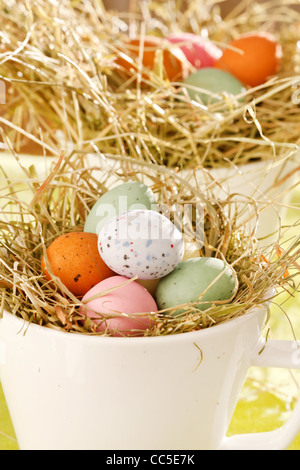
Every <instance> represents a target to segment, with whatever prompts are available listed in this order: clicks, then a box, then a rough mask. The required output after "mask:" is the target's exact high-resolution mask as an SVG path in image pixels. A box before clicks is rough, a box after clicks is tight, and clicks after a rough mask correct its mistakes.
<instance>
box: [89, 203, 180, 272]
mask: <svg viewBox="0 0 300 470" xmlns="http://www.w3.org/2000/svg"><path fill="white" fill-rule="evenodd" d="M98 249H99V253H100V255H101V257H102V259H103V260H104V262H105V263H106V264H107V265H108V266H109V267H110V268H111V269H113V270H114V272H116V273H118V274H120V275H122V276H126V277H129V278H132V277H134V276H138V278H139V279H160V278H162V277H163V276H166V275H167V274H169V273H170V272H172V271H173V270H174V269H175V268H176V266H177V265H178V264H179V263H180V261H181V260H182V258H183V255H184V240H183V238H182V234H181V233H180V231H179V230H178V229H177V227H176V226H175V225H174V224H173V223H172V222H171V221H170V220H169V219H168V218H167V217H165V216H164V215H162V214H160V213H159V212H155V211H151V210H133V211H128V212H124V213H123V214H120V215H118V216H115V217H113V218H112V219H111V220H109V221H108V222H107V223H106V224H105V226H104V227H103V228H102V230H101V232H100V234H99V237H98Z"/></svg>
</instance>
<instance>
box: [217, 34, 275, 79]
mask: <svg viewBox="0 0 300 470" xmlns="http://www.w3.org/2000/svg"><path fill="white" fill-rule="evenodd" d="M230 47H234V48H235V49H237V50H238V51H237V50H233V49H230V48H229V49H225V51H224V52H223V55H222V56H221V58H220V59H219V60H218V61H217V62H216V63H215V67H217V68H219V69H222V70H225V71H227V72H230V73H231V74H232V75H234V76H235V77H236V78H238V79H239V80H240V81H241V82H242V83H243V84H244V85H249V86H250V87H255V86H258V85H262V84H263V83H265V82H266V81H267V80H268V78H269V77H271V76H273V75H275V74H276V73H277V72H278V71H279V69H280V65H281V59H282V48H281V46H280V44H279V43H278V42H277V41H276V39H275V37H274V36H273V35H271V34H268V33H260V32H258V33H249V34H245V35H243V36H241V37H240V38H238V39H236V40H234V41H232V42H231V43H230Z"/></svg>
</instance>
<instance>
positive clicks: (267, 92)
mask: <svg viewBox="0 0 300 470" xmlns="http://www.w3.org/2000/svg"><path fill="white" fill-rule="evenodd" d="M134 3H135V9H133V10H132V11H131V13H130V14H123V15H120V14H116V13H114V12H112V11H106V10H105V8H104V7H103V4H102V2H101V1H98V0H85V1H84V2H83V1H80V0H78V1H73V2H70V1H69V0H63V1H59V2H58V1H51V2H49V1H47V0H36V1H34V2H33V1H28V2H23V1H18V0H10V1H7V0H2V1H0V18H1V24H2V25H3V26H2V31H1V33H0V44H1V54H0V76H1V78H2V80H5V83H6V88H7V93H6V94H7V106H6V107H5V109H4V111H3V112H2V115H1V116H0V122H1V124H2V127H3V129H4V133H5V134H6V136H7V137H8V138H9V140H10V141H11V143H12V146H13V147H14V149H15V150H16V151H17V152H19V151H22V152H29V153H34V152H35V153H38V154H43V153H46V154H56V153H57V152H58V151H60V150H61V149H62V148H65V149H66V148H70V147H71V148H72V149H76V150H80V151H93V150H95V149H96V148H97V149H101V151H102V152H104V153H105V154H106V155H117V154H121V155H123V156H124V157H127V156H130V157H132V158H135V159H137V160H144V161H148V162H155V163H159V164H164V165H165V166H167V167H177V166H178V167H183V166H193V167H195V166H198V165H200V166H201V165H204V166H205V167H216V166H220V165H221V166H223V165H225V164H227V163H228V162H233V163H235V164H239V163H246V162H249V161H253V160H262V159H271V158H274V157H276V158H281V157H282V156H286V155H288V154H289V153H290V152H293V151H294V150H295V149H297V148H298V143H299V126H300V113H299V106H298V104H297V100H296V101H295V99H293V96H294V97H295V93H297V87H298V86H299V83H298V80H300V59H299V57H300V56H299V50H298V47H299V40H300V27H299V26H300V14H299V13H298V11H296V10H295V9H294V8H293V6H294V4H295V2H291V1H287V0H286V1H277V0H276V1H271V2H266V3H264V4H257V3H255V2H251V4H249V2H240V5H239V6H238V7H237V9H236V10H235V11H234V12H233V13H231V15H229V16H227V17H225V18H223V19H222V18H221V16H220V4H219V3H218V2H214V1H212V0H206V1H203V2H199V1H196V0H195V1H191V2H180V1H179V2H178V1H172V0H170V1H168V2H167V5H166V2H154V1H153V2H151V1H142V2H133V4H134ZM224 3H225V4H226V2H224ZM246 3H247V7H246ZM254 30H255V31H267V32H271V33H274V34H275V35H276V37H277V39H278V41H279V43H280V44H281V46H282V48H283V63H282V67H281V71H280V73H279V74H278V75H277V76H276V77H274V78H273V79H271V80H270V81H269V82H267V83H266V84H264V85H262V86H260V87H257V88H255V89H250V90H248V91H247V93H246V101H245V103H243V104H241V103H237V102H235V101H234V100H233V99H230V98H228V99H227V100H225V104H224V103H222V107H223V110H222V112H219V111H220V105H219V104H214V105H211V106H209V107H208V108H205V107H201V106H199V105H197V103H195V102H192V101H191V100H187V99H186V97H184V95H182V94H181V91H182V84H181V83H170V82H169V81H168V80H166V79H163V78H162V77H161V74H160V70H157V71H156V72H153V73H152V74H150V78H149V81H148V87H147V88H146V89H144V88H143V87H141V86H140V83H141V81H140V80H139V78H140V77H135V76H134V75H133V76H132V77H131V78H130V79H128V77H127V78H124V75H123V74H122V70H121V69H120V67H119V66H118V64H117V58H118V57H119V55H120V51H122V52H123V53H124V51H125V53H126V46H125V41H126V38H127V37H128V35H131V36H132V35H136V34H152V35H156V36H160V37H165V36H166V35H168V34H169V33H173V32H179V31H184V32H193V33H196V34H200V35H202V36H203V35H204V36H207V37H209V38H210V40H211V41H214V42H216V43H217V44H218V45H219V46H220V47H225V46H226V44H228V43H229V41H230V40H232V39H233V38H236V37H238V36H239V35H240V34H242V33H244V32H247V31H254ZM136 78H137V79H136ZM224 106H225V108H224Z"/></svg>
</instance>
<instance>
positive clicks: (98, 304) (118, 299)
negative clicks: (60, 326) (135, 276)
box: [80, 276, 158, 336]
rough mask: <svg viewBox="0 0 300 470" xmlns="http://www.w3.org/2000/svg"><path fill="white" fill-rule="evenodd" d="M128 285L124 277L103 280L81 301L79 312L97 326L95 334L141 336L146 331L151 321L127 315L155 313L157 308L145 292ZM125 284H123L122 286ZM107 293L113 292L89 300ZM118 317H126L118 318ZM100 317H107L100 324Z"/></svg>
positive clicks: (135, 285) (136, 286)
mask: <svg viewBox="0 0 300 470" xmlns="http://www.w3.org/2000/svg"><path fill="white" fill-rule="evenodd" d="M128 281H129V279H128V278H126V277H124V276H113V277H110V278H107V279H105V280H104V281H101V282H99V283H98V284H97V285H96V286H94V287H93V288H92V289H90V290H89V292H87V294H85V296H84V297H83V299H82V302H84V303H85V307H81V309H80V311H81V313H82V314H83V315H85V316H87V317H89V318H91V319H93V321H94V322H95V323H99V326H98V328H97V331H106V330H108V331H109V332H110V333H112V334H113V335H114V336H141V335H142V334H143V331H145V330H146V329H148V328H150V326H151V320H150V318H149V316H148V315H133V316H131V315H132V314H137V313H139V314H140V313H149V312H157V310H158V308H157V305H156V303H155V301H154V299H153V297H152V296H151V294H150V293H149V292H148V291H147V289H145V288H144V287H143V286H142V285H140V284H139V283H138V282H136V281H131V282H128ZM125 282H127V284H126V285H122V284H124V283H125ZM119 286H120V287H119ZM109 289H113V290H112V291H111V292H109V293H107V294H105V295H103V296H102V297H97V298H94V299H92V297H94V296H96V295H97V294H99V293H101V292H105V291H107V290H109ZM89 299H91V300H89ZM122 313H123V314H127V315H130V316H128V317H127V316H121V314H122ZM102 314H107V315H108V318H107V319H106V320H104V321H103V315H102ZM110 316H113V318H110Z"/></svg>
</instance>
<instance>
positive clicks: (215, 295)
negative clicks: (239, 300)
mask: <svg viewBox="0 0 300 470" xmlns="http://www.w3.org/2000/svg"><path fill="white" fill-rule="evenodd" d="M236 291H237V278H236V274H235V271H234V270H233V268H231V267H230V266H229V265H228V264H226V263H225V261H223V260H220V259H217V258H209V257H203V258H202V257H201V258H192V259H188V260H186V261H182V262H181V263H180V264H179V265H178V266H177V267H176V268H175V269H174V271H172V272H171V273H170V274H168V275H167V276H166V277H164V278H162V279H161V281H160V282H159V284H158V286H157V289H156V302H157V305H158V308H159V309H160V310H164V309H169V308H173V307H176V306H179V305H184V304H187V303H190V302H197V301H198V300H199V304H198V305H197V308H198V309H199V310H201V311H204V310H207V309H208V308H209V307H211V305H212V303H214V302H217V301H227V300H228V301H229V300H230V299H231V298H232V297H233V296H234V294H235V292H236ZM202 294H203V295H202ZM182 312H183V310H182V309H179V310H176V312H175V315H179V314H180V313H182Z"/></svg>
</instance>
